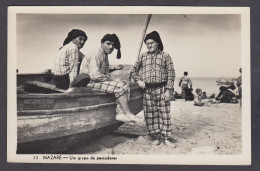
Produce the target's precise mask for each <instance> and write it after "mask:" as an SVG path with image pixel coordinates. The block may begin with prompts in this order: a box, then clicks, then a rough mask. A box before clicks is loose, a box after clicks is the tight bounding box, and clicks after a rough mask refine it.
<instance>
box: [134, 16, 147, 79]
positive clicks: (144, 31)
mask: <svg viewBox="0 0 260 171" xmlns="http://www.w3.org/2000/svg"><path fill="white" fill-rule="evenodd" d="M151 17H152V14H148V16H147V19H146V22H145V25H144V29H143V33H142V37H141V41H140V45H139V49H138V53H137V58H138V57H139V55H140V52H141V50H142V45H143V41H144V37H145V34H146V30H147V27H148V25H149V22H150V19H151ZM131 78H132V72H130V77H129V82H130V81H131Z"/></svg>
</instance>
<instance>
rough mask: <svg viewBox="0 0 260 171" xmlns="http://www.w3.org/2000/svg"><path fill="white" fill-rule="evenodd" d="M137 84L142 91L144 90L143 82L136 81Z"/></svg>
mask: <svg viewBox="0 0 260 171" xmlns="http://www.w3.org/2000/svg"><path fill="white" fill-rule="evenodd" d="M137 84H138V85H139V87H141V88H142V89H144V88H145V82H143V81H141V80H139V81H137Z"/></svg>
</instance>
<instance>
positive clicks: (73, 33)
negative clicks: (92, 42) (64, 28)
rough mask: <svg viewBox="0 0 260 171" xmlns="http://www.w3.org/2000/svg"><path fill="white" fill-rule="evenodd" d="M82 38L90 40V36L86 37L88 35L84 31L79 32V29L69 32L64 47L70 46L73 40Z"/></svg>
mask: <svg viewBox="0 0 260 171" xmlns="http://www.w3.org/2000/svg"><path fill="white" fill-rule="evenodd" d="M79 36H82V37H84V38H85V39H86V40H87V39H88V36H87V35H86V33H85V32H84V31H82V30H78V29H73V30H71V31H70V32H69V34H68V36H67V37H66V39H65V40H64V42H63V46H65V45H66V44H68V43H69V42H71V41H72V40H73V39H75V38H76V37H79Z"/></svg>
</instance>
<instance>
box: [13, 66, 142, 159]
mask: <svg viewBox="0 0 260 171" xmlns="http://www.w3.org/2000/svg"><path fill="white" fill-rule="evenodd" d="M129 68H131V67H130V66H126V67H125V68H123V69H122V70H120V72H115V74H117V73H120V76H121V78H128V76H129ZM41 76H43V77H44V78H42V77H41ZM50 76H51V75H50V74H48V73H41V74H27V75H26V74H18V77H17V85H18V86H21V85H23V86H24V89H25V91H18V93H17V153H18V154H41V153H48V154H57V153H60V154H64V153H66V154H69V153H70V151H72V150H73V149H76V148H78V147H80V146H83V145H86V144H87V143H89V142H91V141H93V140H94V139H96V138H98V137H100V136H102V135H105V134H107V133H109V132H112V131H113V130H115V129H117V128H118V127H119V126H121V125H122V124H123V123H122V122H119V121H116V120H115V116H116V108H117V105H116V100H115V97H114V95H112V94H108V93H101V92H97V91H93V90H92V89H90V88H76V89H74V91H72V92H70V93H58V92H60V91H62V90H59V89H57V88H56V87H55V86H54V85H53V87H52V85H50V84H49V83H48V80H50V78H49V77H50ZM28 81H29V82H28ZM39 81H45V83H42V82H39ZM26 82H27V83H29V84H28V85H29V87H28V85H27V86H26ZM37 84H41V87H42V89H40V90H39V88H38V87H39V85H37ZM129 84H130V89H131V90H130V99H129V106H130V109H131V110H132V112H133V113H134V114H137V113H139V112H140V111H141V110H142V107H143V106H142V90H141V89H140V88H139V87H138V85H137V84H136V83H133V82H130V83H129ZM46 86H47V87H46ZM45 88H46V89H45ZM50 90H51V91H50ZM39 92H40V93H39ZM53 92H55V93H53ZM46 93H48V94H46Z"/></svg>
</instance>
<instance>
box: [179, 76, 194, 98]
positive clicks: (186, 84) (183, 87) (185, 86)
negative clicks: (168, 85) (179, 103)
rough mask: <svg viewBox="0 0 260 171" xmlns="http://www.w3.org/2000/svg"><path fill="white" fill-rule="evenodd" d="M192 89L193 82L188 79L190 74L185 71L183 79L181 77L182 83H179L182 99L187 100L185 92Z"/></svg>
mask: <svg viewBox="0 0 260 171" xmlns="http://www.w3.org/2000/svg"><path fill="white" fill-rule="evenodd" d="M189 85H190V88H192V82H191V80H190V78H188V72H187V71H185V72H184V73H183V77H181V79H180V81H179V87H181V94H182V98H183V99H185V92H186V90H187V89H188V88H189Z"/></svg>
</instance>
